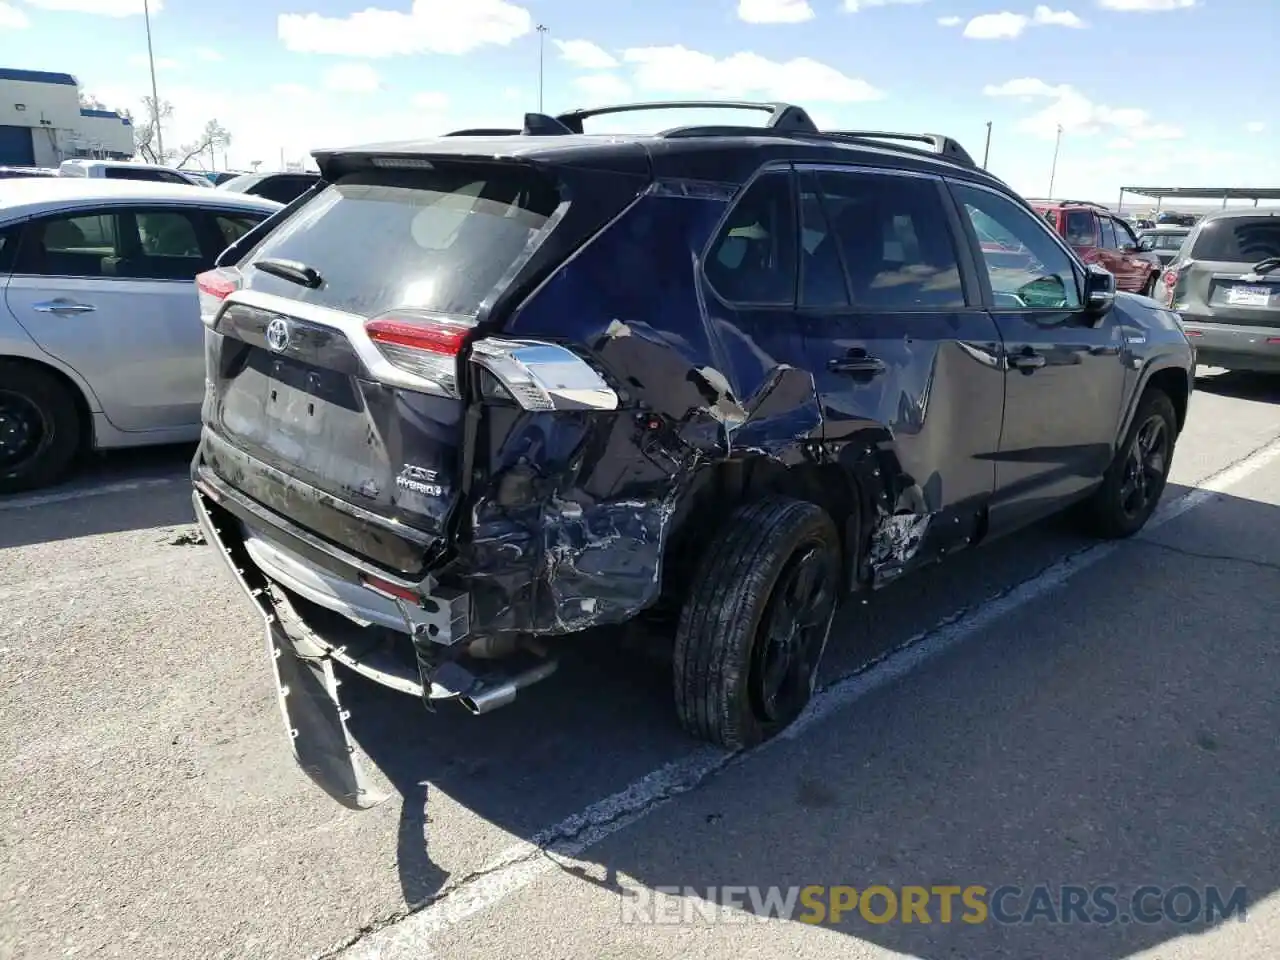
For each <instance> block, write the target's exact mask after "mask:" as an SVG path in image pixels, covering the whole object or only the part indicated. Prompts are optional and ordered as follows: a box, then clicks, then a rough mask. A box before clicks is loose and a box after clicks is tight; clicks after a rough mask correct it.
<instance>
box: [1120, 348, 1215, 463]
mask: <svg viewBox="0 0 1280 960" xmlns="http://www.w3.org/2000/svg"><path fill="white" fill-rule="evenodd" d="M1164 370H1177V371H1178V372H1179V373H1182V374H1183V375H1184V376H1185V377H1186V378H1187V399H1188V400H1189V399H1190V397H1191V391H1192V390H1193V389H1194V383H1195V372H1194V370H1188V369H1187V367H1186V365H1185V364H1183V363H1181V362H1180V361H1179V360H1178V358H1177V357H1176V356H1175V355H1173V354H1161V355H1158V356H1155V357H1152V358H1151V359H1149V360H1147V361H1146V363H1145V364H1144V365H1143V367H1142V371H1141V372H1140V373H1139V374H1138V379H1137V382H1136V383H1135V384H1134V388H1133V390H1132V391H1131V392H1130V394H1129V397H1128V399H1127V400H1126V402H1125V411H1124V416H1123V417H1122V418H1121V420H1120V426H1119V429H1118V430H1117V431H1116V436H1115V446H1116V447H1117V448H1118V447H1119V445H1120V444H1121V443H1123V442H1124V438H1125V435H1126V434H1127V433H1128V432H1129V427H1130V426H1131V425H1132V423H1133V418H1134V416H1136V415H1137V412H1138V404H1139V403H1141V402H1142V395H1143V394H1144V393H1146V391H1147V387H1148V386H1150V384H1151V378H1152V377H1154V376H1155V375H1156V374H1157V373H1160V372H1161V371H1164Z"/></svg>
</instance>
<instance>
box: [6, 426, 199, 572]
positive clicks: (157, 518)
mask: <svg viewBox="0 0 1280 960" xmlns="http://www.w3.org/2000/svg"><path fill="white" fill-rule="evenodd" d="M194 454H195V447H194V445H190V444H181V445H176V446H165V447H146V448H143V449H139V450H121V451H116V452H112V453H106V454H101V455H95V456H93V457H92V458H90V459H89V460H87V461H86V462H85V463H84V464H83V465H82V466H81V468H80V469H79V470H78V471H77V472H76V473H74V474H72V475H71V476H69V477H68V478H67V479H66V481H64V482H63V483H60V484H57V485H55V486H52V487H46V488H44V489H41V490H32V491H30V492H28V493H21V494H13V495H10V496H0V549H4V548H6V547H24V546H29V545H31V544H36V543H53V542H56V541H59V540H69V539H74V538H77V537H90V536H96V535H99V534H108V533H126V532H128V531H131V530H149V529H153V528H156V527H171V526H179V525H182V524H194V523H195V516H194V514H193V512H192V508H191V484H190V483H189V482H188V481H187V470H188V467H189V465H190V463H191V458H192V456H193V455H194Z"/></svg>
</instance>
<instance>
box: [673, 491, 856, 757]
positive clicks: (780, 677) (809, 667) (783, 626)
mask: <svg viewBox="0 0 1280 960" xmlns="http://www.w3.org/2000/svg"><path fill="white" fill-rule="evenodd" d="M840 558H841V551H840V542H839V538H838V536H837V534H836V529H835V525H834V524H833V523H832V521H831V518H830V516H828V515H827V513H826V511H824V510H823V509H822V508H821V507H819V506H817V505H816V504H812V503H808V502H806V501H802V500H792V499H790V498H785V497H770V498H767V499H764V500H760V501H757V502H754V503H750V504H747V505H745V506H743V507H741V508H739V509H738V510H737V511H735V513H734V514H733V516H732V518H731V519H730V520H729V522H728V524H727V525H726V526H725V527H724V529H723V530H722V531H721V533H720V535H719V536H717V537H716V538H715V539H714V540H713V541H712V542H711V543H710V544H709V545H708V547H707V549H706V552H705V553H704V554H703V557H702V561H701V563H700V564H699V568H698V572H697V573H696V574H695V577H694V581H693V584H692V586H691V589H690V591H689V594H688V596H687V599H686V600H685V602H684V605H683V607H682V609H681V612H680V623H679V626H678V627H677V630H676V641H675V658H674V668H675V670H674V674H675V676H674V679H675V694H676V712H677V714H678V715H679V718H680V722H681V724H682V725H683V726H684V728H685V729H686V730H687V731H688V732H689V733H691V734H693V735H694V736H695V737H698V738H699V739H702V740H709V741H711V742H712V743H716V744H718V745H720V746H722V747H726V748H727V749H730V750H740V749H743V748H745V747H750V746H753V745H754V744H757V743H760V742H761V741H763V740H767V739H768V738H770V737H772V736H773V735H774V734H776V733H777V732H778V731H780V730H782V729H783V728H785V727H786V726H788V725H789V724H790V723H791V722H792V721H793V720H795V719H796V717H798V716H799V715H800V713H801V711H803V710H804V708H805V706H806V705H808V703H809V700H810V698H811V697H812V695H813V690H814V687H815V685H816V683H817V677H818V665H819V664H820V662H821V660H822V654H823V652H824V651H825V650H826V646H827V638H828V637H829V635H830V633H831V624H832V621H833V620H834V618H835V612H836V606H837V597H838V591H839V587H840V566H841V559H840Z"/></svg>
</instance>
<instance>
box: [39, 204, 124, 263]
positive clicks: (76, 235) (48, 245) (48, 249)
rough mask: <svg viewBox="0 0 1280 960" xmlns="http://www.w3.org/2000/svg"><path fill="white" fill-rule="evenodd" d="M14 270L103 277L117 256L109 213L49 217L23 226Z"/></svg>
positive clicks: (111, 219) (111, 217)
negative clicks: (21, 241)
mask: <svg viewBox="0 0 1280 960" xmlns="http://www.w3.org/2000/svg"><path fill="white" fill-rule="evenodd" d="M27 231H28V234H27V237H26V240H25V242H24V243H23V245H22V255H21V257H20V258H19V259H18V262H17V264H16V266H15V267H14V272H15V273H22V274H28V275H34V276H46V277H105V276H110V275H111V266H112V265H113V264H114V263H116V262H117V261H118V260H119V258H120V254H121V251H120V245H119V242H118V240H119V237H118V235H117V230H116V218H115V216H113V215H112V214H91V215H83V216H72V217H50V218H48V219H46V220H35V221H32V222H31V223H30V224H29V225H28V227H27Z"/></svg>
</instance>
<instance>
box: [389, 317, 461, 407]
mask: <svg viewBox="0 0 1280 960" xmlns="http://www.w3.org/2000/svg"><path fill="white" fill-rule="evenodd" d="M364 330H365V333H366V334H368V336H369V339H370V340H371V341H372V342H373V345H374V346H375V347H377V348H378V352H379V353H381V354H382V355H383V357H385V358H386V360H387V362H388V363H390V364H392V365H393V366H395V367H398V368H399V369H401V370H404V371H405V372H406V373H411V374H413V375H414V376H415V377H420V378H421V379H423V380H427V381H429V382H430V383H432V384H434V385H435V386H436V387H438V388H440V389H441V390H443V391H444V392H445V393H447V394H448V395H449V396H457V395H458V353H459V352H460V351H461V350H462V346H463V344H464V343H466V340H467V336H468V334H470V333H471V330H472V326H471V324H469V323H464V322H459V321H455V320H447V319H444V318H442V317H412V318H409V317H376V318H374V319H373V320H370V321H368V322H367V323H366V324H365V325H364Z"/></svg>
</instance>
